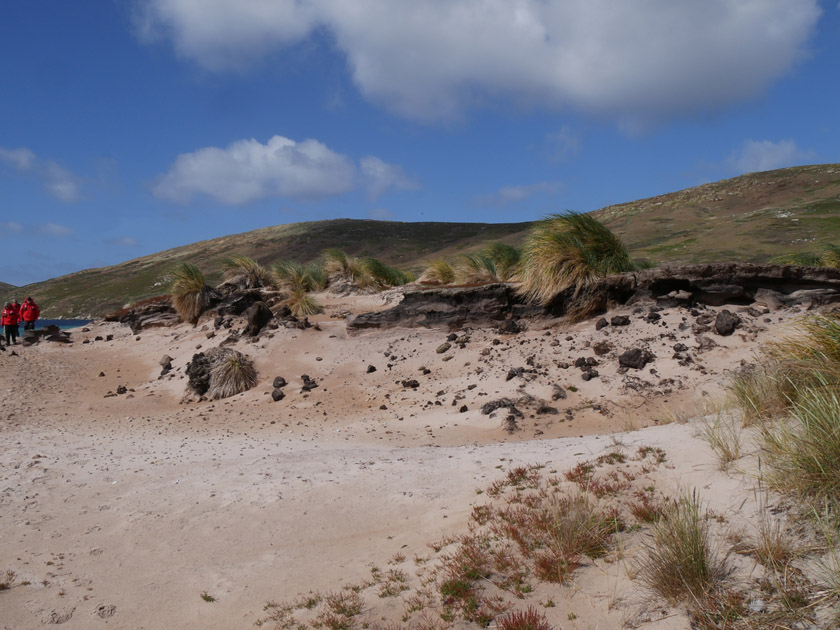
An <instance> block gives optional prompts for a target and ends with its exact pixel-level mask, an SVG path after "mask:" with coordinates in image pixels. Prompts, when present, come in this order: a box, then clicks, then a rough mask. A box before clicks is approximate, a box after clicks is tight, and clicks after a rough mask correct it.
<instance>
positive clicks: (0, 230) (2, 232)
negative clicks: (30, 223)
mask: <svg viewBox="0 0 840 630" xmlns="http://www.w3.org/2000/svg"><path fill="white" fill-rule="evenodd" d="M22 232H23V226H22V225H21V224H20V223H18V222H17V221H4V222H2V223H0V236H9V235H17V234H20V233H22Z"/></svg>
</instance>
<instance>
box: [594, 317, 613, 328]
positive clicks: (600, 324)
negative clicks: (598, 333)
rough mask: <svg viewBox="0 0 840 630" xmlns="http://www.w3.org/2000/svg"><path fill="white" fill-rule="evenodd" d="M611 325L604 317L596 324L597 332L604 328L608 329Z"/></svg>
mask: <svg viewBox="0 0 840 630" xmlns="http://www.w3.org/2000/svg"><path fill="white" fill-rule="evenodd" d="M609 325H610V323H609V322H608V321H607V320H606V319H605V318H603V317H602V318H601V319H599V320H598V321H597V322H595V330H601V329H602V328H606V327H607V326H609Z"/></svg>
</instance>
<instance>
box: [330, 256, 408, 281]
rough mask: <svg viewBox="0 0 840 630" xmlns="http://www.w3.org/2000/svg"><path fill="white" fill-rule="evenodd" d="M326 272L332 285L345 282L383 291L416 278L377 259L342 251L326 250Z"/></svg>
mask: <svg viewBox="0 0 840 630" xmlns="http://www.w3.org/2000/svg"><path fill="white" fill-rule="evenodd" d="M323 257H324V263H323V267H324V271H325V273H326V274H327V276H328V277H329V278H330V282H331V283H332V282H333V281H334V280H335V281H337V282H344V283H348V284H351V285H353V286H355V287H357V288H360V289H383V288H386V287H396V286H401V285H404V284H408V283H409V282H413V281H414V280H415V277H414V276H413V275H412V274H410V273H408V272H405V271H401V270H399V269H397V268H395V267H391V266H390V265H386V264H385V263H383V262H382V261H380V260H377V259H376V258H362V259H359V258H355V257H353V256H349V255H348V254H347V253H346V252H343V251H342V250H340V249H327V250H324V254H323Z"/></svg>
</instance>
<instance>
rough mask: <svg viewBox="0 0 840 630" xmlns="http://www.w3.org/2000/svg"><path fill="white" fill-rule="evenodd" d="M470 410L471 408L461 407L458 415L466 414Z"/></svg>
mask: <svg viewBox="0 0 840 630" xmlns="http://www.w3.org/2000/svg"><path fill="white" fill-rule="evenodd" d="M469 410H470V408H469V407H467V406H466V405H461V408H460V409H458V413H466V412H467V411H469Z"/></svg>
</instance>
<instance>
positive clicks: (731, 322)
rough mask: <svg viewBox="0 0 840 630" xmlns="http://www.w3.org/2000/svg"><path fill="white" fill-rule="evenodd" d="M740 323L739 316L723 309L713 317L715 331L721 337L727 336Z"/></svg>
mask: <svg viewBox="0 0 840 630" xmlns="http://www.w3.org/2000/svg"><path fill="white" fill-rule="evenodd" d="M740 324H741V318H740V317H738V316H737V315H736V314H735V313H731V312H729V311H728V310H726V309H724V310H722V311H721V312H720V313H718V315H717V317H716V318H715V332H716V333H717V334H719V335H721V336H722V337H727V336H729V335H731V334H732V333H734V332H735V329H736V328H737V327H738V326H739V325H740Z"/></svg>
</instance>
